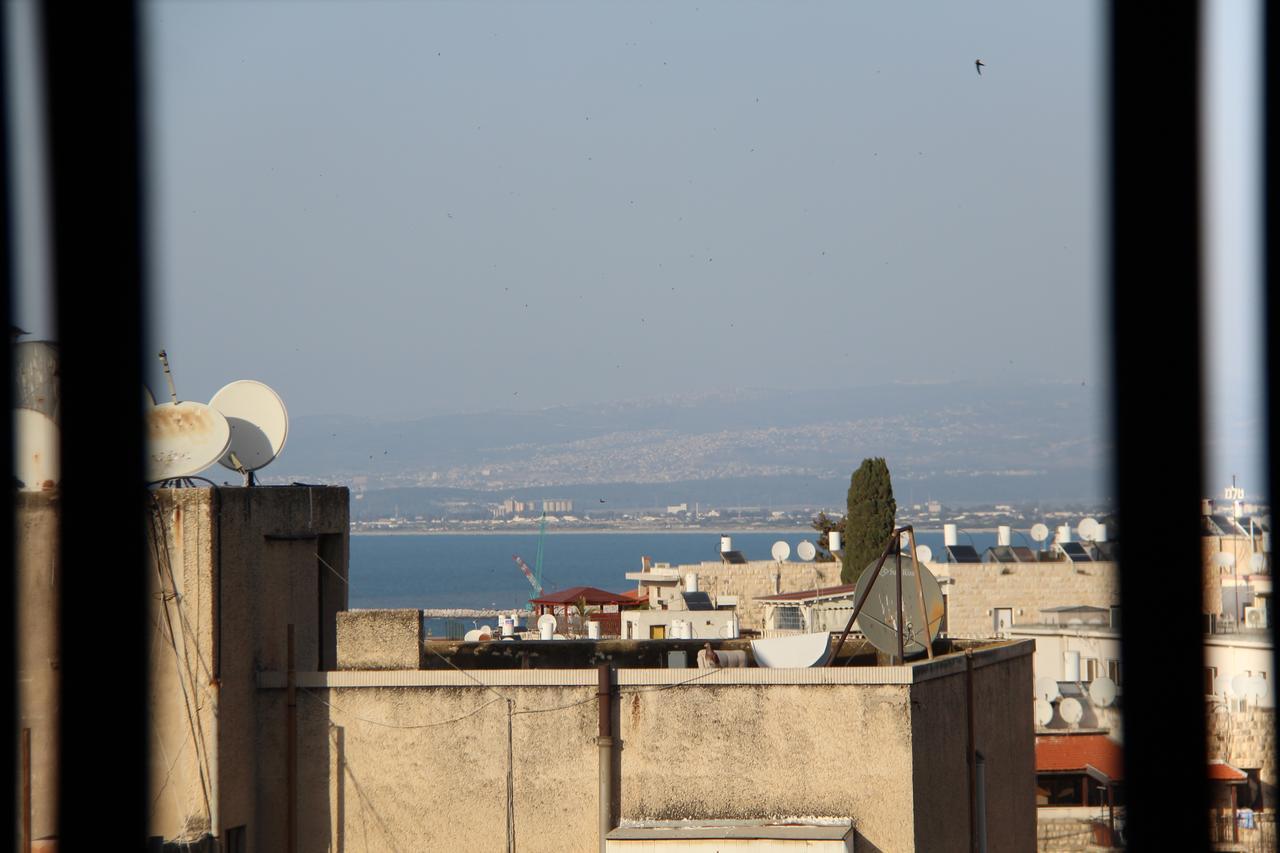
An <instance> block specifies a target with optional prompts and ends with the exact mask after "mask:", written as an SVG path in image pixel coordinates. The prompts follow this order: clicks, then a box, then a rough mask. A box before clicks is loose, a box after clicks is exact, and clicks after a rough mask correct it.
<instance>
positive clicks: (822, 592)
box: [756, 583, 858, 601]
mask: <svg viewBox="0 0 1280 853" xmlns="http://www.w3.org/2000/svg"><path fill="white" fill-rule="evenodd" d="M857 588H858V585H857V584H852V583H847V584H844V585H842V586H824V587H823V588H822V589H807V590H804V591H803V592H780V593H778V594H777V595H762V596H760V597H758V598H757V599H756V601H809V600H810V599H814V598H826V597H828V596H833V595H853V591H854V590H855V589H857Z"/></svg>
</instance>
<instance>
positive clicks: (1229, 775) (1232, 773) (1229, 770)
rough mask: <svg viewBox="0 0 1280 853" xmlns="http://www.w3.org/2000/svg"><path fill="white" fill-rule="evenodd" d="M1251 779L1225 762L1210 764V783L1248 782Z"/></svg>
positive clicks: (1212, 762) (1211, 762)
mask: <svg viewBox="0 0 1280 853" xmlns="http://www.w3.org/2000/svg"><path fill="white" fill-rule="evenodd" d="M1248 780H1249V777H1248V776H1247V775H1246V774H1245V773H1244V771H1243V770H1240V769H1238V768H1236V767H1232V766H1231V765H1230V764H1228V763H1227V762H1225V761H1218V760H1214V761H1210V762H1209V781H1210V782H1247V781H1248Z"/></svg>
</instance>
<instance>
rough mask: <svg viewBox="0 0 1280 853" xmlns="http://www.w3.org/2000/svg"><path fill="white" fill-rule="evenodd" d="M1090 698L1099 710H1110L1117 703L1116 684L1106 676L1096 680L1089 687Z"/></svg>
mask: <svg viewBox="0 0 1280 853" xmlns="http://www.w3.org/2000/svg"><path fill="white" fill-rule="evenodd" d="M1089 698H1090V699H1092V700H1093V704H1095V705H1097V706H1098V707H1099V708H1110V707H1111V706H1112V705H1113V704H1114V703H1115V701H1116V683H1115V682H1114V681H1112V680H1111V679H1110V678H1107V677H1106V676H1105V675H1102V676H1099V677H1098V678H1095V679H1094V680H1093V682H1092V683H1091V684H1090V685H1089Z"/></svg>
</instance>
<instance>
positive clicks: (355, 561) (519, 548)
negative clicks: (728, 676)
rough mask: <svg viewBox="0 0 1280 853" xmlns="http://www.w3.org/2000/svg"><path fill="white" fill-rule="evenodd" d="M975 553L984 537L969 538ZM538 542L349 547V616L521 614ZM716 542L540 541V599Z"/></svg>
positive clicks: (668, 537) (753, 554)
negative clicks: (365, 610) (381, 612)
mask: <svg viewBox="0 0 1280 853" xmlns="http://www.w3.org/2000/svg"><path fill="white" fill-rule="evenodd" d="M806 538H811V537H808V536H806V535H805V534H804V533H802V532H800V531H796V532H794V533H738V534H734V535H733V547H734V549H735V550H739V551H742V552H743V554H745V555H746V557H747V559H750V560H767V559H769V552H770V549H771V548H772V547H773V543H774V542H776V541H778V540H782V541H784V542H786V543H787V544H789V545H790V546H791V552H792V554H793V555H794V554H795V550H796V545H798V544H799V543H800V542H801V541H803V540H804V539H806ZM916 539H917V541H918V542H919V543H920V544H921V545H928V546H929V547H930V548H932V549H933V552H934V554H935V556H936V555H940V554H941V553H942V531H918V532H917V536H916ZM960 541H961V543H962V544H968V543H969V542H970V541H972V543H973V545H974V547H976V548H977V549H978V551H979V552H982V551H983V550H985V549H986V548H987V547H989V546H991V545H993V544H995V534H994V533H974V534H971V540H970V539H967V538H965V536H964V535H962V536H961V538H960ZM537 551H538V535H537V534H536V533H534V534H531V535H528V536H525V535H511V534H502V533H495V534H424V535H403V536H352V537H351V589H350V606H351V607H411V608H446V607H465V608H494V609H500V610H505V609H522V608H523V607H524V606H525V602H527V601H528V599H529V595H530V593H531V592H532V587H531V586H530V585H529V582H528V581H527V580H526V579H525V577H524V575H523V574H522V573H521V572H520V569H519V568H518V567H517V566H516V564H515V562H514V561H513V560H512V559H511V555H512V554H519V555H520V556H521V557H523V558H524V560H525V562H527V563H528V564H529V566H530V567H531V568H532V567H533V565H534V557H535V555H536V554H537ZM719 553H720V537H719V535H717V534H710V533H565V534H559V535H557V534H555V533H548V534H547V536H546V539H545V545H544V549H543V578H542V580H543V588H544V590H545V591H546V592H554V591H555V590H557V589H565V588H567V587H571V586H595V587H600V588H601V589H607V590H611V591H614V592H622V591H624V590H628V589H634V588H635V581H629V580H627V579H626V578H625V577H624V575H625V574H626V573H627V572H636V571H639V570H640V557H641V556H642V555H644V556H649V557H652V558H653V560H654V561H655V562H660V563H671V564H672V565H678V564H681V563H697V562H701V561H703V560H717V559H719Z"/></svg>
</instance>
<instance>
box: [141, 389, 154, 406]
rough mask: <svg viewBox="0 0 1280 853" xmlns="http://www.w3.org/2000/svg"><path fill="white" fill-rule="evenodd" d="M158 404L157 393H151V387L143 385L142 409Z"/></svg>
mask: <svg viewBox="0 0 1280 853" xmlns="http://www.w3.org/2000/svg"><path fill="white" fill-rule="evenodd" d="M155 404H156V395H155V394H152V393H151V389H150V388H148V387H147V386H146V385H143V386H142V410H143V411H144V412H145V411H146V410H147V409H150V408H152V407H153V406H155Z"/></svg>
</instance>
